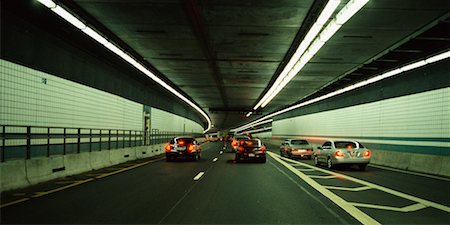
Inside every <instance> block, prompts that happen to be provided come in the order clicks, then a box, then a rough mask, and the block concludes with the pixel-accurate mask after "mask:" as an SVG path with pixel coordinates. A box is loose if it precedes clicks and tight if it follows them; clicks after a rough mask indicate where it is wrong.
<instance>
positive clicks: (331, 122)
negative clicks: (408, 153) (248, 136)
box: [272, 88, 450, 138]
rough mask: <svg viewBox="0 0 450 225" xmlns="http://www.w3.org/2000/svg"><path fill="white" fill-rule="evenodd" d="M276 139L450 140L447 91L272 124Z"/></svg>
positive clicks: (430, 92) (449, 109)
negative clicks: (321, 137) (378, 138)
mask: <svg viewBox="0 0 450 225" xmlns="http://www.w3.org/2000/svg"><path fill="white" fill-rule="evenodd" d="M272 132H273V135H275V136H278V135H280V136H282V135H287V134H290V135H299V136H303V135H307V136H341V137H401V138H404V137H412V138H416V137H421V138H449V137H450V88H443V89H437V90H432V91H428V92H422V93H418V94H412V95H408V96H402V97H397V98H391V99H387V100H382V101H377V102H373V103H368V104H363V105H357V106H352V107H347V108H342V109H336V110H331V111H326V112H320V113H314V114H309V115H304V116H299V117H295V118H288V119H283V120H278V121H274V122H273V124H272Z"/></svg>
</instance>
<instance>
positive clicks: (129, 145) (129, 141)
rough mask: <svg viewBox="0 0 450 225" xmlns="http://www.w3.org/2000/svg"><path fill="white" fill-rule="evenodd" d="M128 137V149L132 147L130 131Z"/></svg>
mask: <svg viewBox="0 0 450 225" xmlns="http://www.w3.org/2000/svg"><path fill="white" fill-rule="evenodd" d="M128 137H129V139H128V147H131V130H130V131H129V135H128Z"/></svg>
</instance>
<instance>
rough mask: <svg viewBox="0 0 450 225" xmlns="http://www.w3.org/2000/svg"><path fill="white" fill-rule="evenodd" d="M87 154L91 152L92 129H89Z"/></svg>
mask: <svg viewBox="0 0 450 225" xmlns="http://www.w3.org/2000/svg"><path fill="white" fill-rule="evenodd" d="M89 152H92V129H89Z"/></svg>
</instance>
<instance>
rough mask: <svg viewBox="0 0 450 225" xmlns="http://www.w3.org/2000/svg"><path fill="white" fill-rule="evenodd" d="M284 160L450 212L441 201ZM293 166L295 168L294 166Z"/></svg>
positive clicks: (449, 208)
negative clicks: (422, 197) (437, 201)
mask: <svg viewBox="0 0 450 225" xmlns="http://www.w3.org/2000/svg"><path fill="white" fill-rule="evenodd" d="M269 154H271V155H273V156H274V158H275V157H277V159H279V158H280V156H278V155H276V154H274V153H269ZM280 160H281V159H280ZM283 160H284V161H288V162H290V163H296V164H300V165H303V166H305V167H308V168H313V169H315V170H316V171H320V172H323V173H328V174H330V175H335V176H337V177H339V178H342V179H347V180H349V181H353V182H355V183H358V184H361V185H363V186H368V187H371V188H373V189H377V190H380V191H383V192H386V193H388V194H391V195H395V196H397V197H400V198H404V199H408V200H410V201H413V202H417V203H420V204H422V205H425V206H429V207H433V208H436V209H439V210H442V211H445V212H450V207H448V206H445V205H442V204H439V203H436V202H432V201H429V200H425V199H421V198H419V197H416V196H412V195H408V194H405V193H403V192H400V191H396V190H393V189H389V188H387V187H383V186H381V185H378V184H374V183H370V182H367V181H364V180H360V179H357V178H354V177H350V176H347V175H344V174H340V173H336V172H333V171H329V170H325V169H322V168H319V167H316V166H312V165H309V164H306V163H302V162H298V161H295V160H291V159H286V158H283ZM286 164H287V163H286ZM288 165H289V164H288ZM292 168H294V167H292Z"/></svg>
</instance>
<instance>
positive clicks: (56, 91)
mask: <svg viewBox="0 0 450 225" xmlns="http://www.w3.org/2000/svg"><path fill="white" fill-rule="evenodd" d="M86 76H94V75H86ZM44 80H46V83H45V82H44ZM105 82H108V81H105ZM0 124H3V125H27V126H57V127H76V128H78V127H79V128H102V129H127V130H142V129H143V105H142V104H138V103H135V102H133V101H130V100H127V99H125V98H122V97H119V96H116V95H113V94H110V93H107V92H104V91H100V90H97V89H94V88H91V87H88V86H85V85H81V84H78V83H75V82H72V81H68V80H65V79H62V78H59V77H56V76H52V75H49V74H46V73H43V72H40V71H37V70H33V69H30V68H27V67H24V66H21V65H18V64H15V63H11V62H8V61H5V60H0Z"/></svg>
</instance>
